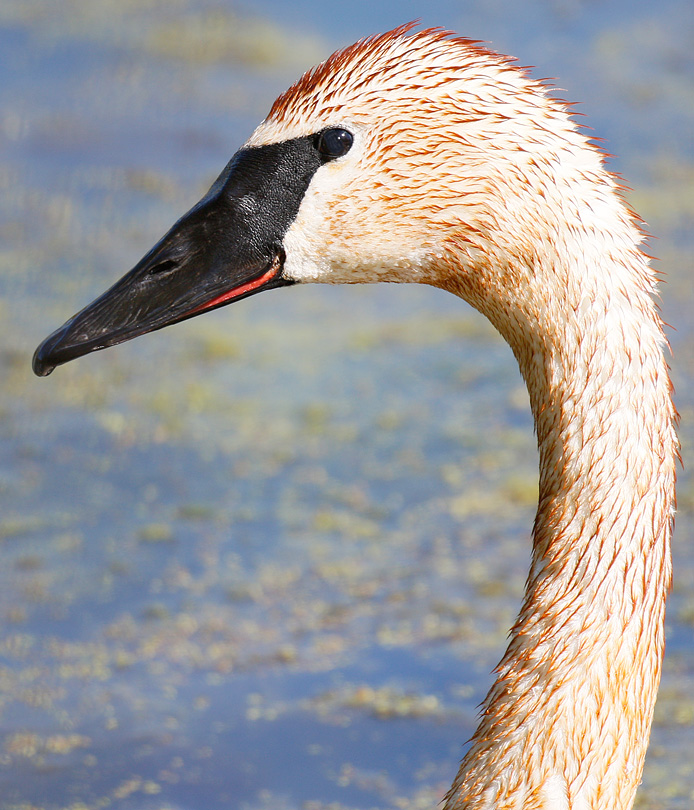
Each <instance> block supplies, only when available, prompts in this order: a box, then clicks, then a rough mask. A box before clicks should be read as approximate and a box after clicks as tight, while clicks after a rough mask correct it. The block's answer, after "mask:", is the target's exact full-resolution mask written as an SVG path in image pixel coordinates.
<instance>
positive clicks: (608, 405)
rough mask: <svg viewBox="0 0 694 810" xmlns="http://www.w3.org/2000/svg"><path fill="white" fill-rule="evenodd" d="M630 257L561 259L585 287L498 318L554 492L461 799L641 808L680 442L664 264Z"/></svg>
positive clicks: (545, 493) (584, 808)
mask: <svg viewBox="0 0 694 810" xmlns="http://www.w3.org/2000/svg"><path fill="white" fill-rule="evenodd" d="M574 255H579V256H580V255H583V253H582V252H577V253H575V254H574ZM626 255H628V257H629V259H630V261H631V266H629V267H626V268H625V264H624V259H625V254H621V255H620V254H616V255H615V253H614V252H613V253H608V254H607V257H606V258H604V259H603V261H602V262H601V266H600V267H597V266H595V267H590V266H589V265H588V266H586V262H585V261H583V262H582V263H581V265H580V267H579V266H576V267H571V266H569V265H568V264H567V263H566V262H564V264H563V266H561V267H557V266H556V265H555V266H554V268H553V269H552V272H555V273H556V274H557V276H559V277H563V276H566V277H567V278H569V286H571V278H572V273H573V272H574V271H576V272H577V273H580V274H581V275H580V278H581V284H583V287H582V293H581V294H574V295H573V296H572V295H571V294H567V295H565V296H557V295H554V296H547V297H545V298H544V299H543V300H544V301H545V304H544V305H543V310H542V311H541V312H537V311H535V312H533V313H530V314H528V313H524V314H521V316H519V318H518V319H516V320H515V321H514V323H513V326H512V327H509V326H508V325H507V324H498V323H497V324H496V325H497V326H498V328H500V331H502V333H504V335H505V337H507V339H508V340H509V342H510V343H511V345H512V347H513V349H514V353H515V354H516V357H517V359H518V361H519V364H520V367H521V372H522V374H523V376H524V378H525V380H526V384H527V386H528V390H529V393H530V399H531V406H532V410H533V414H534V418H535V426H536V430H537V436H538V444H539V450H540V498H539V505H538V512H537V517H536V521H535V526H534V530H533V555H532V566H531V570H530V574H529V577H528V583H527V588H526V592H525V597H524V601H523V606H522V609H521V612H520V614H519V617H518V620H517V622H516V624H515V626H514V627H513V629H512V632H511V637H510V643H509V646H508V649H507V651H506V653H505V655H504V657H503V659H502V661H501V663H500V664H499V667H498V668H497V673H498V677H497V680H496V682H495V684H494V686H493V687H492V689H491V691H490V692H489V694H488V696H487V698H486V700H485V702H484V704H483V710H482V718H481V722H480V725H479V728H478V729H477V731H476V732H475V735H474V737H473V739H472V744H471V748H470V750H469V751H468V753H467V755H466V757H465V759H464V760H463V762H462V764H461V768H460V771H459V773H458V776H457V778H456V780H455V782H454V784H453V787H452V788H451V791H450V793H449V795H448V800H447V804H446V810H453V808H456V809H457V808H475V809H476V810H480V809H481V808H489V809H490V810H491V808H494V810H500V809H501V808H523V810H531V809H533V808H537V809H538V810H539V808H548V809H549V808H552V810H569V808H570V809H571V810H620V809H621V810H626V808H630V807H631V805H632V802H633V798H634V793H635V791H636V787H637V785H638V783H639V781H640V778H641V772H642V769H643V761H644V757H645V752H646V747H647V743H648V735H649V730H650V724H651V719H652V713H653V706H654V703H655V697H656V691H657V686H658V681H659V677H660V665H661V660H662V652H663V644H664V641H663V620H664V608H665V598H666V594H667V591H668V588H669V582H670V548H669V540H670V531H671V520H672V506H673V497H674V463H675V458H676V454H677V443H676V437H675V434H674V429H673V422H674V418H675V413H674V409H673V406H672V402H671V398H670V381H669V378H668V371H667V366H666V363H665V360H664V357H663V346H664V338H663V335H662V331H661V328H660V322H659V320H658V317H657V315H656V313H655V309H654V305H653V303H652V301H651V299H650V296H649V294H648V291H647V290H646V289H644V287H645V281H647V280H649V279H650V271H649V270H648V268H647V265H646V261H645V259H644V258H643V256H642V255H641V254H640V253H637V252H636V251H634V250H633V249H632V250H630V251H628V253H627V254H626ZM543 272H545V271H543V270H542V269H541V268H540V269H537V268H534V272H533V276H532V278H533V283H537V284H539V285H541V284H542V283H543ZM573 278H574V280H575V276H573ZM544 281H545V282H546V281H547V278H546V276H545V278H544ZM586 290H588V293H586ZM466 297H468V296H467V295H466ZM473 303H475V304H476V305H479V303H480V299H479V297H478V299H477V300H476V301H474V302H473ZM480 308H482V307H480ZM486 314H488V315H489V316H490V318H491V319H492V320H494V314H493V312H492V313H490V312H487V313H486ZM519 323H520V326H519ZM524 323H525V324H526V326H524V325H523V324H524Z"/></svg>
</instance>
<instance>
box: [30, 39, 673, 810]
mask: <svg viewBox="0 0 694 810" xmlns="http://www.w3.org/2000/svg"><path fill="white" fill-rule="evenodd" d="M642 242H643V235H642V232H641V230H640V223H639V220H638V219H637V217H636V215H635V214H634V213H633V212H631V211H630V210H629V209H628V207H627V206H626V205H625V203H624V201H623V200H622V198H621V196H620V186H619V183H618V181H617V179H616V178H615V177H614V176H613V175H611V174H610V173H609V172H608V171H606V169H605V167H604V163H603V157H602V155H601V153H600V152H599V150H598V149H597V148H596V147H595V146H594V145H593V144H592V143H591V142H590V141H589V140H588V139H587V137H586V136H585V135H584V134H582V133H581V132H580V131H579V130H578V129H577V127H576V125H575V124H574V123H573V121H572V120H571V119H570V117H569V114H568V112H567V107H566V105H565V104H563V103H562V102H560V101H557V100H556V99H554V98H552V97H551V95H550V94H549V92H548V89H547V88H546V86H545V85H543V84H542V83H540V82H538V81H535V80H532V79H531V78H529V77H528V75H527V74H526V73H525V72H524V71H523V70H522V69H520V68H519V67H517V66H516V65H515V63H514V62H513V61H512V60H511V59H509V58H507V57H504V56H501V55H499V54H496V53H493V52H491V51H490V50H488V49H486V48H484V47H482V46H480V45H479V44H478V43H475V42H473V41H470V40H466V39H463V38H460V37H458V36H456V35H455V34H453V33H451V32H447V31H444V30H441V29H428V30H419V31H417V30H414V28H413V26H411V25H406V26H401V27H400V28H397V29H395V30H393V31H390V32H388V33H385V34H381V35H376V36H372V37H369V38H367V39H363V40H361V41H359V42H357V43H356V44H354V45H352V46H350V47H347V48H345V49H343V50H341V51H338V52H337V53H335V54H333V55H332V56H331V57H330V58H328V59H327V60H326V61H325V62H323V63H322V64H320V65H318V66H317V67H315V68H314V69H312V70H311V71H309V72H307V73H306V74H305V75H304V76H302V77H301V78H300V79H299V80H298V81H297V82H296V83H295V84H294V85H293V86H292V87H290V88H289V89H288V90H287V91H285V92H284V93H283V94H281V95H280V96H279V98H278V99H277V100H276V101H275V102H274V104H273V106H272V108H271V110H270V112H269V114H268V116H267V118H266V119H265V120H264V121H263V122H262V123H261V124H260V125H259V126H258V128H257V129H256V130H255V131H254V132H253V134H252V135H251V137H250V138H249V140H248V141H247V142H246V144H245V145H244V146H243V147H242V148H241V149H240V150H239V151H238V152H237V153H236V154H235V155H234V157H233V158H232V159H231V161H230V162H229V164H228V165H227V166H226V168H225V169H224V171H223V172H222V173H221V174H220V176H219V178H218V179H217V180H216V181H215V183H214V184H213V185H212V187H211V189H210V190H209V192H208V193H207V194H206V195H205V196H204V197H203V199H202V200H201V201H200V202H199V203H198V204H197V205H195V206H194V207H193V208H192V209H191V210H190V211H189V212H188V213H187V214H186V215H185V216H184V217H182V218H181V219H180V220H179V221H178V222H177V223H176V224H175V225H174V226H173V228H172V229H171V230H170V231H169V232H168V233H167V234H166V235H165V236H164V237H163V238H162V239H161V241H160V242H159V243H158V244H157V245H156V246H155V247H154V248H152V250H151V251H150V252H149V253H147V255H146V256H145V257H144V258H143V259H142V260H141V261H140V262H139V263H138V264H137V265H136V266H135V267H134V268H133V269H132V270H131V271H130V272H129V273H128V274H126V275H125V276H124V277H123V278H122V279H121V280H120V281H118V282H117V283H116V284H115V285H114V286H113V287H112V288H111V289H110V290H108V291H107V292H106V293H105V294H104V295H102V296H101V297H100V298H98V299H97V300H96V301H94V302H93V303H92V304H90V305H89V306H87V307H86V308H85V309H83V310H82V311H81V312H79V313H78V314H77V315H75V316H74V317H73V318H72V319H70V320H69V321H68V322H67V323H66V324H65V325H64V326H63V327H61V328H60V329H58V330H57V331H56V332H54V333H53V334H52V335H51V336H50V337H48V338H47V339H46V340H45V341H44V342H43V343H42V344H41V346H40V347H39V348H38V349H37V351H36V354H35V356H34V361H33V367H34V371H35V372H36V373H37V374H38V375H42V376H45V375H47V374H49V373H50V372H51V371H52V370H53V368H54V367H55V366H57V365H59V364H61V363H65V362H67V361H68V360H72V359H74V358H76V357H79V356H81V355H84V354H86V353H88V352H92V351H95V350H98V349H103V348H105V347H107V346H112V345H114V344H117V343H121V342H122V341H125V340H128V339H130V338H132V337H135V336H137V335H140V334H143V333H145V332H150V331H152V330H154V329H160V328H161V327H163V326H166V325H168V324H171V323H175V322H177V321H181V320H184V319H186V318H190V317H193V316H195V315H198V314H200V313H202V312H206V311H208V310H211V309H215V308H217V307H220V306H223V305H225V304H228V303H230V302H232V301H238V300H239V299H242V298H245V297H247V296H249V295H254V294H255V293H258V292H260V291H261V290H266V289H270V288H274V287H280V286H284V285H289V284H297V283H306V282H328V283H355V282H377V281H390V282H418V283H423V284H430V285H435V286H437V287H440V288H442V289H444V290H448V291H450V292H452V293H454V294H455V295H458V296H460V297H461V298H463V299H464V300H465V301H467V302H468V303H469V304H471V305H472V306H473V307H475V308H476V309H478V310H479V311H480V312H481V313H483V314H484V315H485V316H486V317H487V318H488V319H489V320H490V321H491V323H492V324H493V325H494V326H495V327H496V329H497V330H498V331H499V332H500V333H501V335H502V336H503V337H504V338H505V339H506V341H507V342H508V343H509V345H510V346H511V349H512V350H513V353H514V355H515V357H516V359H517V362H518V364H519V366H520V370H521V373H522V375H523V378H524V380H525V383H526V385H527V389H528V392H529V395H530V403H531V408H532V413H533V417H534V422H535V429H536V433H537V442H538V447H539V458H540V484H539V503H538V510H537V516H536V519H535V523H534V527H533V548H532V563H531V568H530V572H529V575H528V579H527V585H526V590H525V595H524V598H523V602H522V606H521V609H520V613H519V616H518V619H517V621H516V622H515V624H514V626H513V628H512V629H511V632H510V637H509V644H508V648H507V650H506V652H505V654H504V656H503V658H502V659H501V662H500V664H499V665H498V667H497V669H496V680H495V682H494V684H493V686H492V687H491V690H490V691H489V694H488V695H487V697H486V699H485V701H484V703H483V704H482V708H481V712H480V721H479V727H478V728H477V730H476V732H475V733H474V736H473V738H472V741H471V744H470V747H469V750H468V751H467V753H466V755H465V757H464V759H463V760H462V763H461V765H460V770H459V771H458V774H457V776H456V777H455V780H454V781H453V784H452V787H451V789H450V791H449V793H448V795H447V797H446V801H445V808H446V810H462V809H463V808H466V809H468V808H475V810H481V809H482V808H489V809H491V808H494V810H501V809H502V808H503V809H504V810H507V809H508V810H510V809H511V808H523V810H540V809H543V810H546V809H548V808H551V809H552V810H624V809H625V808H630V807H631V806H632V803H633V801H634V794H635V791H636V788H637V786H638V784H639V781H640V778H641V773H642V769H643V763H644V757H645V753H646V747H647V744H648V736H649V732H650V725H651V719H652V715H653V706H654V703H655V698H656V692H657V688H658V681H659V678H660V672H661V662H662V655H663V645H664V638H663V621H664V610H665V601H666V596H667V593H668V590H669V586H670V578H671V562H670V535H671V530H672V522H673V513H674V484H675V461H676V458H677V454H678V445H677V438H676V435H675V424H676V412H675V410H674V407H673V404H672V399H671V384H670V379H669V376H668V367H667V364H666V361H665V358H664V350H665V348H666V340H665V337H664V334H663V330H662V324H661V321H660V318H659V315H658V312H657V309H656V306H655V304H654V301H653V295H654V293H655V289H656V279H655V274H654V272H653V270H652V269H651V268H650V267H649V262H648V259H647V257H646V256H645V254H644V253H643V252H642V250H641V244H642Z"/></svg>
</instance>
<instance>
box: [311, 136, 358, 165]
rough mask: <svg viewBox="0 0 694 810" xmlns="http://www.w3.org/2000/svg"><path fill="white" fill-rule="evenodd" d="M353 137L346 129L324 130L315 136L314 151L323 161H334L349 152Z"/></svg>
mask: <svg viewBox="0 0 694 810" xmlns="http://www.w3.org/2000/svg"><path fill="white" fill-rule="evenodd" d="M353 141H354V136H353V135H352V133H351V132H348V131H347V130H346V129H325V130H323V132H319V133H318V135H316V149H317V150H318V151H319V152H320V154H321V155H322V157H323V160H334V159H335V158H339V157H342V156H343V155H346V154H347V152H349V150H350V148H351V146H352V142H353Z"/></svg>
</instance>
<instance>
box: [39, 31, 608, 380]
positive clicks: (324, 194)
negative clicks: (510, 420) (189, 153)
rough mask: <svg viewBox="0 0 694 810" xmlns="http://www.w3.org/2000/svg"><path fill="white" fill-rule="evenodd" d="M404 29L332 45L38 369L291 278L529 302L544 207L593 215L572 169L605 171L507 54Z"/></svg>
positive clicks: (46, 346) (503, 304)
mask: <svg viewBox="0 0 694 810" xmlns="http://www.w3.org/2000/svg"><path fill="white" fill-rule="evenodd" d="M410 29H411V26H403V27H401V28H399V29H396V30H394V31H391V32H388V33H386V34H383V35H379V36H375V37H371V38H368V39H365V40H362V41H360V42H358V43H356V44H355V45H352V46H350V47H348V48H346V49H344V50H342V51H338V52H337V53H335V54H333V56H331V57H330V58H329V59H328V60H326V61H325V62H324V63H322V64H321V65H319V66H318V67H317V68H315V69H313V70H312V71H309V72H308V73H306V74H305V75H304V76H303V77H302V78H301V79H300V80H299V81H298V82H297V83H296V84H294V85H293V86H292V87H291V88H289V90H287V91H286V92H285V93H283V94H282V95H281V96H280V97H279V98H278V99H277V101H276V102H275V103H274V105H273V106H272V109H271V111H270V113H269V115H268V117H267V118H266V119H265V120H264V121H263V122H262V123H261V124H260V126H259V127H258V128H257V129H256V130H255V132H254V133H253V134H252V136H251V137H250V139H249V140H248V141H247V142H246V144H245V145H244V146H243V147H242V148H241V149H240V150H239V151H238V152H237V153H236V155H235V156H234V157H233V158H232V160H231V161H230V162H229V164H228V165H227V166H226V168H225V169H224V171H223V172H222V174H221V175H220V176H219V178H218V179H217V180H216V182H215V183H214V184H213V186H212V187H211V189H210V190H209V192H208V193H207V194H206V195H205V197H204V198H203V199H202V200H201V201H200V202H199V203H198V204H197V205H195V206H194V207H193V208H192V209H191V210H190V211H189V212H188V213H187V214H186V215H185V216H184V217H182V218H181V219H180V220H179V221H178V222H177V223H176V224H175V225H174V226H173V228H172V229H171V230H170V231H169V232H168V233H167V234H166V235H165V236H164V237H163V238H162V239H161V240H160V242H159V243H158V244H157V245H155V247H154V248H152V250H151V251H150V252H149V253H148V254H147V255H146V256H145V257H144V258H143V259H142V260H141V261H140V262H139V263H138V264H137V265H136V266H135V267H134V268H133V269H132V270H131V271H130V272H129V273H128V274H126V275H125V276H124V277H123V278H122V279H121V280H120V281H118V282H117V283H116V284H115V285H114V286H113V287H112V288H111V289H110V290H108V291H107V292H106V293H105V294H104V295H102V296H101V297H100V298H98V299H97V300H96V301H94V302H93V303H92V304H90V305H89V306H87V307H86V308H85V309H83V310H82V311H81V312H79V313H78V314H77V315H75V316H74V317H73V318H72V319H70V320H69V321H68V322H67V323H66V324H65V325H64V326H63V327H61V328H60V329H58V330H57V331H56V332H54V333H53V334H52V335H51V336H50V337H49V338H47V339H46V340H45V341H44V342H43V343H42V344H41V346H40V347H39V348H38V349H37V351H36V354H35V356H34V371H35V372H36V373H37V374H39V375H46V374H48V373H50V372H51V371H52V370H53V368H54V367H55V366H56V365H60V364H61V363H64V362H67V361H68V360H71V359H74V358H76V357H79V356H81V355H83V354H87V353H88V352H92V351H95V350H98V349H103V348H106V347H107V346H112V345H115V344H117V343H121V342H123V341H125V340H129V339H130V338H133V337H135V336H137V335H141V334H143V333H145V332H149V331H152V330H155V329H160V328H162V327H164V326H167V325H169V324H171V323H175V322H177V321H181V320H184V319H186V318H190V317H193V316H195V315H198V314H200V313H202V312H205V311H208V310H211V309H215V308H217V307H220V306H223V305H225V304H228V303H231V302H232V301H236V300H239V299H241V298H244V297H247V296H249V295H252V294H254V293H257V292H260V291H261V290H265V289H269V288H273V287H278V286H283V285H288V284H294V283H302V282H327V283H358V282H374V281H397V282H420V283H427V284H433V285H436V286H440V287H443V288H446V289H450V290H452V291H453V292H456V293H457V294H459V295H461V296H462V297H464V298H466V299H467V300H468V301H470V303H472V304H473V305H474V306H476V307H477V308H478V309H480V310H482V311H484V312H485V314H487V315H488V316H490V317H491V318H492V320H493V321H494V311H495V308H497V309H505V310H508V309H509V306H510V307H511V308H513V307H514V306H517V305H519V301H520V300H521V298H522V299H523V300H526V301H527V299H528V296H522V297H519V300H518V301H513V300H511V299H513V297H514V295H515V293H514V291H515V290H517V289H519V288H520V287H524V286H526V285H527V284H528V283H531V282H532V279H533V278H534V277H535V276H536V274H537V270H538V267H539V260H538V257H541V256H542V255H543V251H544V252H546V248H547V241H548V240H549V241H552V239H553V238H554V237H552V236H551V235H550V236H548V232H549V233H550V234H551V233H552V229H551V228H550V229H549V231H548V229H547V223H548V222H551V220H552V218H553V217H554V218H556V219H561V221H562V223H563V231H564V233H570V232H571V227H570V226H571V222H572V219H573V220H576V222H577V223H578V224H580V227H582V228H583V227H585V226H586V222H585V217H586V210H587V209H586V206H585V205H582V204H581V202H580V201H578V200H576V199H572V194H573V195H574V197H575V196H576V192H575V188H576V183H575V182H572V181H573V180H575V177H576V176H577V175H580V177H583V178H585V177H587V176H590V175H591V174H592V175H595V174H599V173H600V172H602V171H603V170H602V167H601V160H600V157H599V155H598V153H597V151H596V150H595V149H593V148H592V147H590V145H589V144H588V143H587V141H586V139H585V138H584V137H583V136H582V135H581V134H580V133H578V132H577V131H576V129H575V126H574V125H573V123H572V122H571V121H570V119H569V117H568V115H567V113H566V111H565V109H564V108H563V106H562V105H561V104H560V103H559V102H557V101H555V100H553V99H551V98H550V97H548V94H547V92H546V89H545V87H544V86H543V85H542V84H540V83H539V82H535V81H532V80H531V79H529V78H528V77H527V76H526V74H525V73H524V72H523V71H522V70H520V69H519V68H517V67H516V66H515V65H514V64H513V63H512V62H511V60H509V59H507V58H506V57H502V56H499V55H497V54H495V53H492V52H490V51H488V50H487V49H485V48H482V47H480V46H479V45H477V44H475V43H474V42H471V41H469V40H465V39H461V38H458V37H455V36H453V35H451V34H449V33H447V32H443V31H440V30H428V31H420V32H412V31H411V30H410ZM578 187H579V189H580V184H579V186H578ZM568 189H574V191H572V192H571V193H568V191H567V190H568ZM599 208H600V203H599V201H598V202H596V201H592V202H591V204H590V205H589V206H588V209H590V211H593V212H594V215H595V217H596V218H597V217H599V216H600V213H599V211H598V209H599ZM538 222H543V223H544V224H543V227H538ZM555 241H557V240H556V239H555ZM551 247H552V249H553V250H556V249H557V245H556V244H552V245H551ZM567 249H569V248H567ZM497 326H499V324H497Z"/></svg>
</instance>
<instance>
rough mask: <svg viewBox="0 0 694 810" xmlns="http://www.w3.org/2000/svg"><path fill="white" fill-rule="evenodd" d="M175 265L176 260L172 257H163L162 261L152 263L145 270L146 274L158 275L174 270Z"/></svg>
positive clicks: (176, 263)
mask: <svg viewBox="0 0 694 810" xmlns="http://www.w3.org/2000/svg"><path fill="white" fill-rule="evenodd" d="M177 267H178V262H177V261H175V260H174V259H164V261H162V262H157V263H156V264H153V265H152V266H151V267H150V268H149V270H148V271H147V275H150V276H159V275H161V274H162V273H169V272H170V271H171V270H175V269H176V268H177Z"/></svg>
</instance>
